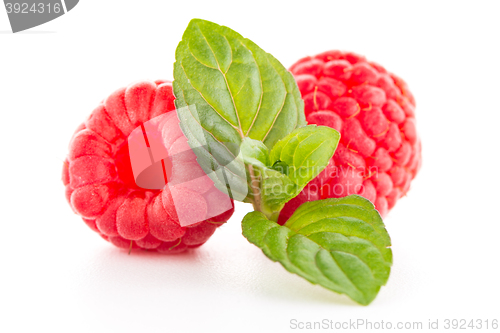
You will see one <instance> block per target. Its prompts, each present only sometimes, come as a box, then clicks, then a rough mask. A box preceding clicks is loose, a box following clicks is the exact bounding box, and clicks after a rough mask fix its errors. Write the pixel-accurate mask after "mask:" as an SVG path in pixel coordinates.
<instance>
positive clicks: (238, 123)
mask: <svg viewBox="0 0 500 333" xmlns="http://www.w3.org/2000/svg"><path fill="white" fill-rule="evenodd" d="M175 58H176V62H175V64H174V82H173V88H174V94H175V96H176V100H175V105H176V107H177V109H178V110H177V112H178V114H179V118H180V120H181V128H182V130H183V132H184V134H185V135H186V136H187V137H188V140H189V144H190V145H191V147H193V149H194V148H196V147H203V149H196V150H195V153H196V154H197V157H198V163H199V164H200V165H201V167H202V168H203V169H204V170H205V172H206V173H207V174H208V175H209V176H210V177H211V178H212V179H213V180H214V182H215V184H216V186H217V187H218V188H219V189H221V190H222V188H224V187H227V186H228V185H227V183H224V181H225V180H230V181H232V182H233V183H231V184H229V186H230V187H231V190H232V191H233V192H234V193H233V194H236V195H233V197H234V198H235V199H236V200H240V201H243V200H244V199H245V200H246V201H249V198H250V197H251V195H252V193H251V191H248V184H249V183H250V181H249V180H248V177H249V176H248V173H247V172H246V170H242V168H241V165H240V164H239V163H237V162H233V160H234V159H236V157H237V156H238V154H239V146H240V145H241V143H242V140H243V139H244V138H247V137H248V138H251V139H254V140H259V141H262V142H263V143H264V144H265V145H266V146H267V147H268V148H272V147H273V146H274V144H275V143H276V142H277V141H278V140H280V139H282V138H283V137H285V136H286V135H287V134H289V133H290V132H292V131H293V130H294V129H296V128H299V127H302V126H304V125H305V116H304V103H303V101H302V98H301V96H300V92H299V90H298V88H297V84H296V82H295V80H294V78H293V76H292V74H291V73H289V72H288V71H287V70H286V69H285V68H284V67H283V66H282V65H281V64H280V63H279V62H278V61H277V60H276V59H275V58H274V57H273V56H271V55H270V54H268V53H266V52H265V51H263V50H262V49H261V48H259V47H258V46H257V45H256V44H255V43H253V42H252V41H250V40H248V39H246V38H243V37H242V36H241V35H240V34H238V33H237V32H235V31H233V30H231V29H229V28H227V27H224V26H219V25H217V24H215V23H212V22H208V21H204V20H200V19H194V20H192V21H191V22H190V23H189V25H188V27H187V29H186V31H185V32H184V34H183V36H182V41H181V42H180V43H179V45H178V47H177V49H176V56H175ZM230 164H232V165H230ZM243 171H245V172H243ZM233 188H234V189H233ZM246 193H249V194H248V196H247V194H246ZM250 199H251V198H250Z"/></svg>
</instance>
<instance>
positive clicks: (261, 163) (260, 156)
mask: <svg viewBox="0 0 500 333" xmlns="http://www.w3.org/2000/svg"><path fill="white" fill-rule="evenodd" d="M239 157H240V159H241V160H242V161H243V162H244V163H245V164H251V165H255V166H258V167H262V168H265V167H268V166H269V150H268V149H267V147H266V145H265V144H264V143H263V142H262V141H258V140H253V139H250V138H244V139H243V140H242V142H241V146H240V156H239Z"/></svg>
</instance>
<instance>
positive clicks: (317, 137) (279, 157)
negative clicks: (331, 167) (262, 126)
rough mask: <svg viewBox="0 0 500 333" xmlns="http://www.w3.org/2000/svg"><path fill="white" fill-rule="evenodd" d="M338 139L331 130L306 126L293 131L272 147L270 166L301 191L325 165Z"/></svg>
mask: <svg viewBox="0 0 500 333" xmlns="http://www.w3.org/2000/svg"><path fill="white" fill-rule="evenodd" d="M339 140H340V134H339V132H337V131H336V130H334V129H333V128H330V127H326V126H316V125H308V126H306V127H302V128H299V129H296V130H294V131H293V132H292V133H290V134H288V135H287V136H286V137H284V138H283V139H282V140H280V141H278V143H276V145H275V146H274V147H273V149H272V150H271V155H270V159H271V161H270V164H271V165H273V168H274V169H276V170H280V171H282V170H283V171H284V173H285V174H287V175H288V177H290V179H291V180H292V181H293V182H294V183H295V184H297V186H299V188H303V187H304V186H305V185H306V184H307V183H309V182H310V181H311V180H312V179H313V178H314V177H316V176H317V175H318V174H319V173H320V172H321V171H322V170H323V169H324V168H325V167H326V166H327V165H328V161H330V159H331V158H332V156H333V154H334V153H335V149H337V145H338V143H339Z"/></svg>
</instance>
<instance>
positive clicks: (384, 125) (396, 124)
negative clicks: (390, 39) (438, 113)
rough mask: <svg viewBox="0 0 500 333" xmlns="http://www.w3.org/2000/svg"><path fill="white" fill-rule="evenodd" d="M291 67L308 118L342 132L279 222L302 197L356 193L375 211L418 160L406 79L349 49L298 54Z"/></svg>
mask: <svg viewBox="0 0 500 333" xmlns="http://www.w3.org/2000/svg"><path fill="white" fill-rule="evenodd" d="M290 71H291V72H292V74H294V76H295V80H296V81H297V85H298V87H299V89H300V92H301V94H302V98H303V99H304V106H305V114H306V118H307V121H308V123H311V124H317V125H323V126H329V127H332V128H335V129H336V130H337V131H339V132H340V133H341V140H340V143H339V145H338V148H337V151H336V152H335V154H334V156H333V157H332V160H331V161H330V164H329V165H328V166H327V167H326V168H325V170H323V172H321V173H320V174H319V175H318V176H317V177H316V178H315V179H314V180H313V181H312V182H311V183H310V184H308V186H307V187H306V188H304V190H303V191H302V192H301V193H300V194H299V196H298V197H296V198H294V199H292V200H291V201H290V202H288V203H287V204H286V205H285V207H284V208H283V210H282V212H281V214H280V218H279V223H280V224H283V223H285V222H286V220H287V219H288V218H289V217H290V216H291V215H292V214H293V212H294V211H295V209H297V207H298V206H299V205H300V204H302V203H303V202H305V201H312V200H317V197H318V194H317V193H316V191H317V192H319V195H320V196H321V198H322V199H324V198H331V197H334V198H338V197H343V196H346V195H350V194H359V195H362V196H364V197H365V198H367V199H369V200H370V201H372V202H373V203H374V204H375V207H376V208H377V209H378V211H379V212H380V214H381V215H382V216H385V215H386V214H387V213H388V211H389V210H390V209H392V208H393V207H394V205H395V204H396V202H397V200H398V199H399V198H401V197H402V196H404V195H405V194H406V192H407V191H408V189H409V187H410V182H411V180H412V179H413V178H414V177H415V176H416V174H417V172H418V170H419V168H420V165H421V144H420V140H419V138H418V136H417V132H416V127H415V99H414V97H413V95H412V94H411V92H410V91H409V89H408V86H407V85H406V83H405V82H404V81H403V80H402V79H400V78H399V77H397V76H395V75H394V74H391V73H389V72H387V71H386V70H385V69H384V68H383V67H382V66H380V65H378V64H375V63H373V62H370V61H368V60H366V58H364V57H362V56H359V55H357V54H354V53H346V52H341V51H328V52H324V53H321V54H318V55H316V56H314V57H305V58H302V59H300V60H299V61H298V62H297V63H295V64H294V65H293V66H292V67H291V68H290Z"/></svg>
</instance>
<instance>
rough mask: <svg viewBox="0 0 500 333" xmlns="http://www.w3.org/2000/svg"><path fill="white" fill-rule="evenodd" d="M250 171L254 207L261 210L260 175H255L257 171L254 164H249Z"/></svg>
mask: <svg viewBox="0 0 500 333" xmlns="http://www.w3.org/2000/svg"><path fill="white" fill-rule="evenodd" d="M248 172H249V173H250V187H251V188H252V193H253V203H252V204H253V209H254V210H256V211H258V212H260V211H261V208H260V203H261V198H260V180H259V177H257V176H256V175H255V171H254V168H253V166H252V165H250V164H249V165H248Z"/></svg>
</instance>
